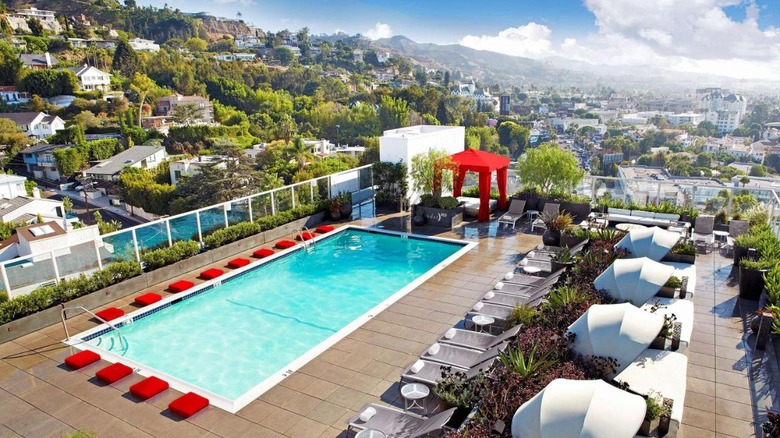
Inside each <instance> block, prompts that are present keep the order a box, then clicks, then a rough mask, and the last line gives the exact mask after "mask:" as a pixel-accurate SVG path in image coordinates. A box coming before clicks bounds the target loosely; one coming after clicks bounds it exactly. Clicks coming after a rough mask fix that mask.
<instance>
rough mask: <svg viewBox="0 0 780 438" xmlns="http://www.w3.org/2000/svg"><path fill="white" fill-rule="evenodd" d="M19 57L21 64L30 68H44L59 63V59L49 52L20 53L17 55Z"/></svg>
mask: <svg viewBox="0 0 780 438" xmlns="http://www.w3.org/2000/svg"><path fill="white" fill-rule="evenodd" d="M19 59H20V60H21V61H22V65H23V66H24V67H25V68H29V69H30V70H45V69H47V68H53V67H54V66H55V65H57V64H59V63H60V61H59V60H58V59H57V58H55V57H54V56H52V55H51V54H50V53H49V52H46V53H44V54H40V53H22V54H20V55H19Z"/></svg>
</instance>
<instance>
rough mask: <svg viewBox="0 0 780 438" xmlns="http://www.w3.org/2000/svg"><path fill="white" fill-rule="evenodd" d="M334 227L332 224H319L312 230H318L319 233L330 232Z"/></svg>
mask: <svg viewBox="0 0 780 438" xmlns="http://www.w3.org/2000/svg"><path fill="white" fill-rule="evenodd" d="M334 229H335V228H333V226H332V225H320V226H319V227H317V228H315V229H314V231H316V232H318V233H320V234H324V233H330V232H331V231H333V230H334Z"/></svg>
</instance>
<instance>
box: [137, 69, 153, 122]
mask: <svg viewBox="0 0 780 438" xmlns="http://www.w3.org/2000/svg"><path fill="white" fill-rule="evenodd" d="M156 85H157V84H155V83H154V81H153V80H151V79H150V78H149V76H146V75H145V74H143V73H138V72H135V75H133V81H132V82H131V83H130V89H131V90H133V91H135V92H136V93H137V94H138V126H139V127H143V125H142V124H141V117H142V111H143V108H144V100H146V95H147V94H149V92H150V91H152V90H153V89H154V87H155V86H156Z"/></svg>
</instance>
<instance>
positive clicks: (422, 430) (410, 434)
mask: <svg viewBox="0 0 780 438" xmlns="http://www.w3.org/2000/svg"><path fill="white" fill-rule="evenodd" d="M369 407H371V408H373V409H374V410H376V413H375V414H374V415H373V416H372V417H371V418H370V419H369V420H368V421H363V420H361V419H360V413H362V412H363V411H365V410H366V409H367V408H369ZM453 413H455V408H451V409H448V410H446V411H443V412H439V413H438V414H436V415H434V416H432V417H430V418H425V417H421V416H419V415H416V414H412V413H410V412H404V411H402V410H400V409H396V408H392V407H388V406H382V405H378V404H375V403H370V404H367V405H366V406H363V408H361V409H360V411H359V412H358V414H357V415H356V416H354V417H353V418H352V419H350V420H349V423H348V425H347V436H348V437H349V436H350V433H351V432H352V429H353V428H354V429H358V430H363V429H374V430H380V431H382V432H383V433H384V434H385V435H386V436H387V437H388V438H390V437H392V438H421V437H428V436H441V435H442V434H443V431H442V429H443V428H444V425H446V424H447V422H448V421H450V418H451V417H452V414H453Z"/></svg>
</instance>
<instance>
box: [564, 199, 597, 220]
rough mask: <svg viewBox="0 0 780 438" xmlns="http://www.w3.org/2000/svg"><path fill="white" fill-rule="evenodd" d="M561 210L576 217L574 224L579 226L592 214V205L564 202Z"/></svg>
mask: <svg viewBox="0 0 780 438" xmlns="http://www.w3.org/2000/svg"><path fill="white" fill-rule="evenodd" d="M561 210H563V211H566V212H568V213H569V214H571V215H572V216H574V223H575V224H578V223H580V222H582V221H584V220H585V219H587V218H588V215H589V214H590V204H580V203H576V202H562V203H561Z"/></svg>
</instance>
